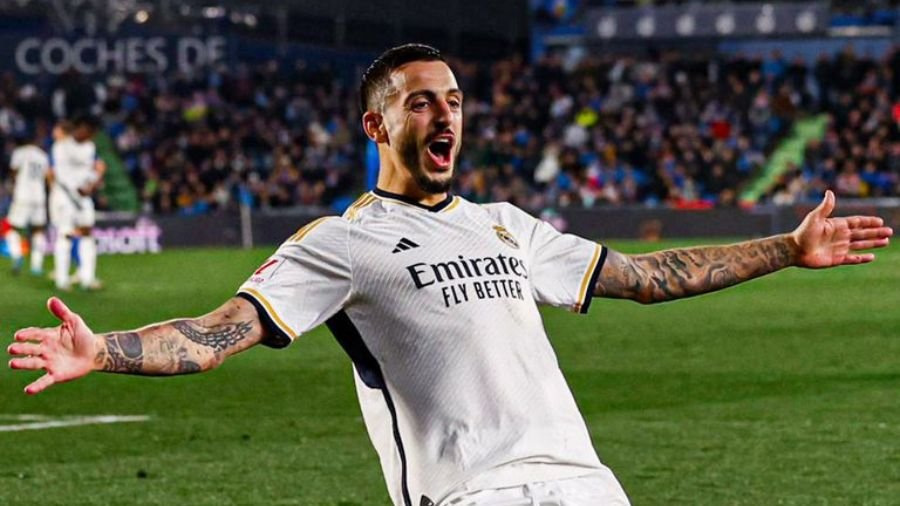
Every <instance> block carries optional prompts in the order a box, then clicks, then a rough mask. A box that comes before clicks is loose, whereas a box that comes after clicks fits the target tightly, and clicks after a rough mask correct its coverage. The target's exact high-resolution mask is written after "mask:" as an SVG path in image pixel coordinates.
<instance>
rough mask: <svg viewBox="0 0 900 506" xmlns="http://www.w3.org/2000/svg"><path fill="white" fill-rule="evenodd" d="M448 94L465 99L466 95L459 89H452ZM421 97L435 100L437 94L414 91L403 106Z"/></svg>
mask: <svg viewBox="0 0 900 506" xmlns="http://www.w3.org/2000/svg"><path fill="white" fill-rule="evenodd" d="M447 94H448V95H450V94H453V95H459V98H464V97H465V94H464V93H463V91H462V90H461V89H459V88H450V89H449V90H447ZM421 96H425V97H428V98H434V97H436V96H437V93H435V92H434V91H432V90H414V91H411V92H410V93H409V95H407V96H406V100H404V101H403V104H404V105H406V104H408V103H410V102H411V101H412V100H414V99H416V98H418V97H421Z"/></svg>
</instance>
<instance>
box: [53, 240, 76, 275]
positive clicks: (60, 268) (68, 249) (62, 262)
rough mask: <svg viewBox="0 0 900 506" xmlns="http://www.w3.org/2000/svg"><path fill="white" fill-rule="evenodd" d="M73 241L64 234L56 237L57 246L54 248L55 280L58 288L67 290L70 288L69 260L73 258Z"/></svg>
mask: <svg viewBox="0 0 900 506" xmlns="http://www.w3.org/2000/svg"><path fill="white" fill-rule="evenodd" d="M71 244H72V241H70V240H69V238H68V237H67V236H65V235H63V234H59V235H58V236H57V237H56V244H55V245H54V247H53V262H54V266H53V279H54V280H55V281H56V287H57V288H67V287H68V286H69V260H70V259H71V257H72V246H71Z"/></svg>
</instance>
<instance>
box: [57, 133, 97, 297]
mask: <svg viewBox="0 0 900 506" xmlns="http://www.w3.org/2000/svg"><path fill="white" fill-rule="evenodd" d="M71 129H72V131H71V135H69V136H65V137H62V138H59V139H57V140H56V141H55V142H54V143H53V147H52V148H51V154H52V176H51V180H52V186H51V190H50V221H51V222H52V223H53V226H54V227H55V228H56V243H55V245H54V248H53V259H54V276H53V278H54V281H55V283H56V288H57V289H60V290H68V289H69V288H70V281H69V266H70V265H71V264H70V261H71V251H72V242H71V241H72V240H73V239H77V240H78V259H79V265H78V282H79V284H80V285H81V287H82V288H84V289H87V290H92V289H96V288H99V282H98V281H97V278H96V269H97V244H96V241H95V240H94V238H93V236H92V235H91V231H92V228H93V227H94V201H93V199H92V198H91V196H92V195H93V194H94V192H95V191H96V189H97V187H98V186H99V185H100V184H101V183H102V181H103V173H104V172H105V170H106V165H105V164H104V163H103V161H102V160H100V159H99V158H98V156H97V147H96V146H95V145H94V141H92V140H91V139H92V138H93V136H94V133H95V132H96V125H95V123H94V120H93V119H91V118H88V117H86V116H83V117H78V118H75V119H74V120H73V121H72V125H71Z"/></svg>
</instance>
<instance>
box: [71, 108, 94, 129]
mask: <svg viewBox="0 0 900 506" xmlns="http://www.w3.org/2000/svg"><path fill="white" fill-rule="evenodd" d="M79 126H86V127H88V128H90V129H96V128H97V127H99V126H100V122H99V121H97V118H95V117H94V116H92V115H90V114H87V113H83V112H78V113H76V114H75V115H73V116H72V128H76V127H79Z"/></svg>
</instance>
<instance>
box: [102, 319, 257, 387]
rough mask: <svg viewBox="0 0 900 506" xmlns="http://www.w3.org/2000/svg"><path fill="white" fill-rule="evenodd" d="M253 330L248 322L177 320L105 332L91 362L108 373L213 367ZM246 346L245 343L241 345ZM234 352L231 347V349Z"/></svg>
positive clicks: (157, 372)
mask: <svg viewBox="0 0 900 506" xmlns="http://www.w3.org/2000/svg"><path fill="white" fill-rule="evenodd" d="M252 332H253V324H252V322H250V321H239V322H234V323H224V324H216V325H211V326H208V327H207V326H204V325H202V324H201V323H200V321H199V320H176V321H172V322H168V323H162V324H159V325H155V326H152V327H147V328H145V329H141V330H138V331H136V332H124V333H113V334H106V335H104V336H103V342H104V344H105V346H103V347H101V349H100V350H99V351H98V353H97V355H96V357H95V358H94V362H95V364H96V366H97V368H98V369H101V370H103V371H108V372H119V373H131V374H143V375H169V374H189V373H194V372H200V371H203V370H205V369H209V368H212V367H215V366H216V365H217V364H218V363H220V362H221V361H222V360H223V359H224V358H225V356H226V355H227V353H226V351H228V350H229V349H230V348H233V347H235V346H236V345H238V344H243V343H242V341H244V340H245V339H246V338H248V336H250V335H251V333H252ZM244 347H246V345H245V346H244ZM232 351H234V350H232Z"/></svg>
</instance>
